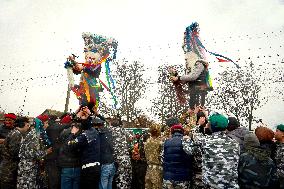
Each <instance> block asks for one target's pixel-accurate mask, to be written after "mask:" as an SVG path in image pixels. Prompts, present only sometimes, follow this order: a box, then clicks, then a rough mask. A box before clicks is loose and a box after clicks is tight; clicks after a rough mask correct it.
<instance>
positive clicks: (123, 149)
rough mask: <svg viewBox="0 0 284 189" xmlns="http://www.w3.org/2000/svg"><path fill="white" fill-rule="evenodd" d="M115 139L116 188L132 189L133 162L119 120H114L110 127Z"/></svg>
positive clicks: (124, 132)
mask: <svg viewBox="0 0 284 189" xmlns="http://www.w3.org/2000/svg"><path fill="white" fill-rule="evenodd" d="M109 129H110V130H111V132H112V137H113V141H114V143H113V149H114V161H115V164H116V168H117V170H116V175H115V177H114V182H115V186H116V188H118V189H130V185H131V173H132V170H131V162H130V156H129V152H128V144H127V136H126V131H125V129H124V128H122V127H121V124H120V122H119V120H118V119H113V120H112V121H111V124H110V126H109Z"/></svg>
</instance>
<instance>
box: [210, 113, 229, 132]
mask: <svg viewBox="0 0 284 189" xmlns="http://www.w3.org/2000/svg"><path fill="white" fill-rule="evenodd" d="M209 122H210V123H211V126H213V127H216V128H220V129H224V128H227V126H228V118H226V117H225V116H224V115H222V114H218V113H217V114H213V115H211V116H210V117H209Z"/></svg>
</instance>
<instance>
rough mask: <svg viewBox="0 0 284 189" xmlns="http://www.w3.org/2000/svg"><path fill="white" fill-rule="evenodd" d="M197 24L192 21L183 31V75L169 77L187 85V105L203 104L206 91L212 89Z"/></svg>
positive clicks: (192, 106)
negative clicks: (184, 62)
mask: <svg viewBox="0 0 284 189" xmlns="http://www.w3.org/2000/svg"><path fill="white" fill-rule="evenodd" d="M199 42H200V40H199V25H198V23H196V22H195V23H192V24H191V25H190V26H188V27H187V28H186V30H185V32H184V43H183V50H184V55H185V61H186V64H185V75H182V76H179V75H178V74H177V75H175V76H172V77H171V80H172V81H173V82H174V83H176V82H180V83H183V84H185V83H186V84H187V85H188V92H189V105H190V108H191V109H193V108H194V106H197V105H201V106H204V104H205V99H206V95H207V92H208V91H209V90H212V82H211V80H210V76H209V71H208V66H209V64H208V62H207V61H206V58H205V52H204V51H205V50H204V49H203V48H202V46H201V45H200V44H199Z"/></svg>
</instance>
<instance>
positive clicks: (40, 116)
mask: <svg viewBox="0 0 284 189" xmlns="http://www.w3.org/2000/svg"><path fill="white" fill-rule="evenodd" d="M37 118H38V119H40V120H41V121H42V122H46V121H48V115H46V114H44V115H39V116H37Z"/></svg>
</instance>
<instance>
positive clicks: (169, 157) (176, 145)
mask: <svg viewBox="0 0 284 189" xmlns="http://www.w3.org/2000/svg"><path fill="white" fill-rule="evenodd" d="M182 137H183V134H180V133H177V132H176V133H174V134H173V135H172V138H170V139H167V140H166V141H165V143H164V155H163V178H164V180H174V181H190V180H191V177H192V157H191V156H189V155H188V154H186V153H185V151H184V150H183V146H182Z"/></svg>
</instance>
